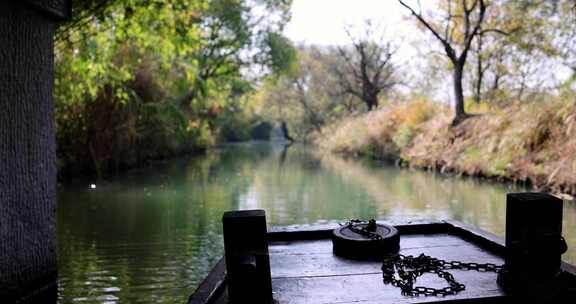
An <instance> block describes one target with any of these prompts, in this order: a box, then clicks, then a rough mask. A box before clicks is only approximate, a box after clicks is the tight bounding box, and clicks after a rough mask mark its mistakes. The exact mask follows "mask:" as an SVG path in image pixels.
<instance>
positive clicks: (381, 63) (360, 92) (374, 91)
mask: <svg viewBox="0 0 576 304" xmlns="http://www.w3.org/2000/svg"><path fill="white" fill-rule="evenodd" d="M347 33H348V37H349V38H350V40H351V41H352V47H350V48H344V47H338V48H337V50H338V54H339V55H340V56H341V58H342V59H343V64H341V65H337V66H335V67H334V71H335V73H336V75H337V77H338V80H339V84H340V86H341V87H342V93H344V94H350V95H353V96H355V97H357V98H359V99H361V100H362V101H363V102H364V104H366V107H367V108H368V111H371V110H373V109H375V108H377V107H378V104H379V96H380V94H381V93H383V92H386V91H388V90H390V89H391V88H392V87H393V86H394V85H396V84H397V81H396V79H395V75H394V72H395V68H394V65H393V64H392V57H393V55H394V53H395V51H396V47H395V45H394V44H393V43H392V42H391V41H383V40H384V37H383V36H382V37H381V39H380V40H379V41H377V40H376V39H375V38H374V35H373V29H372V28H371V23H370V22H367V23H366V32H365V35H364V36H363V37H361V38H354V37H353V35H352V34H351V32H350V31H349V30H348V31H347Z"/></svg>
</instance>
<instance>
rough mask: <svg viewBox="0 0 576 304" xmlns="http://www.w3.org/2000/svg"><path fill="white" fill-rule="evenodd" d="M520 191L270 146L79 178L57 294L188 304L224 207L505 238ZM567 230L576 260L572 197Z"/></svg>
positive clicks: (68, 298) (227, 149) (68, 197)
mask: <svg viewBox="0 0 576 304" xmlns="http://www.w3.org/2000/svg"><path fill="white" fill-rule="evenodd" d="M92 184H94V186H93V187H94V188H92V187H91V185H92ZM515 191H525V189H521V188H516V187H513V186H509V185H501V184H495V183H490V182H482V181H478V180H475V179H469V178H467V179H461V178H458V177H449V176H443V175H440V174H435V173H429V172H423V171H413V170H405V169H399V168H396V167H394V166H389V165H386V164H383V163H380V162H375V161H365V160H352V159H343V158H340V157H338V156H336V155H331V154H321V153H319V152H317V151H314V150H313V149H311V148H308V147H304V146H299V145H292V146H290V147H288V148H286V146H284V145H282V144H272V143H247V144H234V145H225V146H222V147H221V148H219V149H218V150H216V151H215V152H212V153H210V154H208V155H205V156H197V157H189V158H183V159H177V160H171V161H167V162H160V163H157V164H153V165H151V166H149V167H147V168H143V169H138V170H132V171H129V172H126V173H123V174H121V175H120V176H117V177H114V178H109V179H106V180H100V181H95V180H90V179H77V180H75V181H74V182H73V183H66V184H62V185H59V191H58V257H59V303H62V304H63V303H170V304H173V303H186V299H187V298H188V296H189V295H190V294H191V293H192V292H193V291H194V289H195V288H196V286H197V285H198V284H199V283H200V282H201V280H202V279H203V278H204V277H205V276H206V275H207V274H208V272H209V271H210V268H211V267H212V266H213V265H214V264H215V263H216V262H217V261H218V259H219V258H220V256H221V255H222V253H223V244H222V227H221V216H222V213H223V212H224V211H226V210H233V209H254V208H262V209H265V210H266V215H267V220H268V224H269V225H289V224H312V223H325V222H342V221H344V220H346V219H349V218H363V219H369V218H377V219H383V220H386V219H395V220H398V219H416V218H417V219H455V220H459V221H462V222H465V223H468V224H472V225H474V226H477V227H480V228H482V229H485V230H488V231H492V232H494V233H496V234H498V235H503V234H504V226H505V210H506V208H505V200H506V199H505V196H506V193H507V192H515ZM563 229H564V235H565V237H566V239H567V240H568V243H569V247H570V251H569V252H568V253H567V254H565V255H564V256H563V258H564V260H566V261H568V262H571V263H576V204H575V203H574V202H565V203H564V226H563Z"/></svg>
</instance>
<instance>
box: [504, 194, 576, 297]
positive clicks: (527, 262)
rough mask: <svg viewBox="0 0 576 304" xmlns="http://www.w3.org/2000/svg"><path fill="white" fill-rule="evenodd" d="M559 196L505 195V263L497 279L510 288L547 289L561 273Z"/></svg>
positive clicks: (561, 243)
mask: <svg viewBox="0 0 576 304" xmlns="http://www.w3.org/2000/svg"><path fill="white" fill-rule="evenodd" d="M566 249H567V248H566V242H565V241H564V239H563V238H562V200H561V199H559V198H557V197H555V196H553V195H550V194H547V193H509V194H508V195H507V197H506V263H505V266H504V271H502V272H501V273H500V276H499V282H500V284H502V286H503V287H505V288H507V289H509V290H511V291H514V290H516V291H520V292H522V291H523V290H525V289H526V288H532V289H538V291H540V292H543V291H546V292H548V291H549V289H550V288H549V287H550V286H554V285H556V283H555V282H556V279H557V277H558V276H559V275H560V264H561V255H562V254H563V253H564V252H565V251H566Z"/></svg>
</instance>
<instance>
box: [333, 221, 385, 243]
mask: <svg viewBox="0 0 576 304" xmlns="http://www.w3.org/2000/svg"><path fill="white" fill-rule="evenodd" d="M343 226H345V227H347V228H348V229H350V231H352V232H355V233H358V234H360V235H363V236H365V237H368V238H370V239H373V240H380V239H382V236H381V235H380V234H378V233H377V232H376V221H375V220H369V221H363V220H358V219H351V220H349V221H348V222H346V223H345V224H344V225H343Z"/></svg>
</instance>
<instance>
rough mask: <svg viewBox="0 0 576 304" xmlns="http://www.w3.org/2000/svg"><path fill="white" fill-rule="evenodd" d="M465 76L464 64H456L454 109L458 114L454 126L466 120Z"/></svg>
mask: <svg viewBox="0 0 576 304" xmlns="http://www.w3.org/2000/svg"><path fill="white" fill-rule="evenodd" d="M463 74H464V64H460V63H456V64H454V106H455V108H454V109H455V113H456V116H455V117H454V122H453V124H454V125H456V124H458V123H459V122H460V121H462V120H463V119H464V118H466V112H465V111H464V90H463V89H462V76H463Z"/></svg>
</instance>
